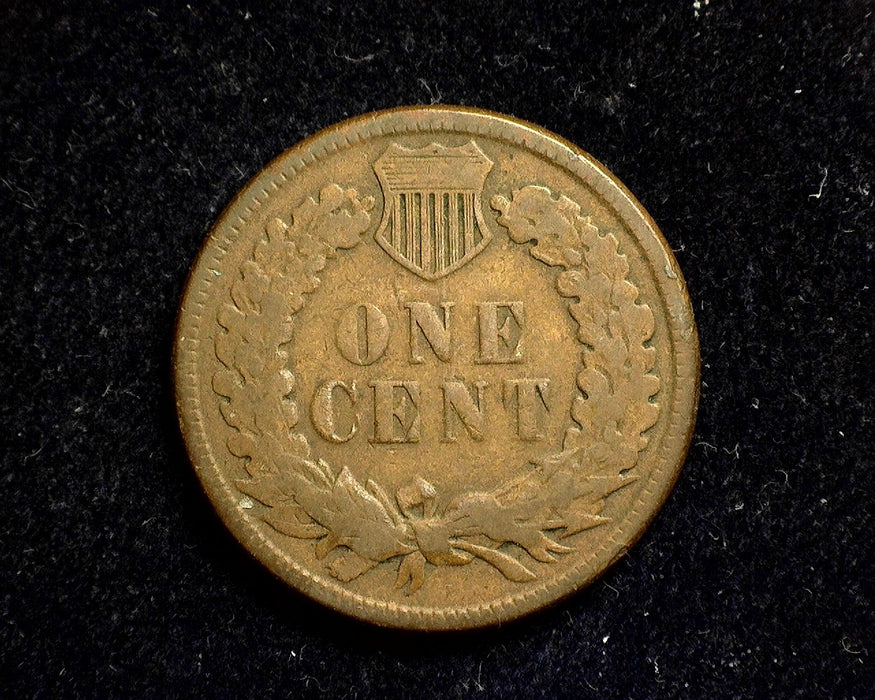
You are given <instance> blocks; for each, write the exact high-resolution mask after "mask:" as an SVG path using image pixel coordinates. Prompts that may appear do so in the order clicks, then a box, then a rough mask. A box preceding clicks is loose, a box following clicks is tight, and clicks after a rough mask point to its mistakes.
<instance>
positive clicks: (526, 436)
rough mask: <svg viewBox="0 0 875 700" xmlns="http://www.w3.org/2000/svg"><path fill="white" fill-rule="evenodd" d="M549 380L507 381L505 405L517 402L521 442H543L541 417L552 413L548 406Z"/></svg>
mask: <svg viewBox="0 0 875 700" xmlns="http://www.w3.org/2000/svg"><path fill="white" fill-rule="evenodd" d="M549 383H550V380H549V379H505V380H504V405H505V407H507V406H508V404H510V403H512V402H514V400H515V402H516V414H517V435H518V436H519V438H520V440H527V441H535V440H543V439H544V438H545V437H546V436H545V435H544V433H543V432H542V431H541V423H542V421H541V419H540V416H542V415H544V414H546V413H548V412H549V411H550V409H549V407H548V406H547V385H548V384H549Z"/></svg>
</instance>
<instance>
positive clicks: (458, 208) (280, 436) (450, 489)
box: [174, 107, 699, 629]
mask: <svg viewBox="0 0 875 700" xmlns="http://www.w3.org/2000/svg"><path fill="white" fill-rule="evenodd" d="M174 354H175V361H174V366H175V382H176V401H177V407H178V413H179V420H180V424H181V428H182V433H183V436H184V439H185V442H186V445H187V448H188V452H189V455H190V458H191V461H192V464H193V465H194V468H195V470H196V472H197V474H198V477H199V478H200V480H201V483H202V484H203V487H204V489H205V491H206V493H207V495H208V496H209V498H210V500H211V501H212V503H213V505H214V506H215V508H216V510H217V512H218V513H219V515H220V516H221V518H222V520H223V521H224V522H225V524H226V525H227V527H228V528H229V529H230V530H231V532H233V534H234V535H235V536H236V537H237V539H239V540H240V542H241V543H242V544H243V545H244V546H245V547H246V548H247V549H248V550H249V551H250V552H251V553H252V554H253V555H254V556H255V557H256V558H257V559H258V560H259V561H261V562H262V563H263V564H264V565H265V566H266V567H267V568H268V569H270V570H271V571H272V572H273V573H274V574H276V575H277V576H278V577H280V578H281V579H283V580H284V581H286V582H287V583H288V584H289V585H291V586H293V587H294V588H296V589H298V590H299V591H301V592H303V593H305V594H306V595H308V596H310V597H312V598H314V599H316V600H318V601H320V602H321V603H324V604H325V605H327V606H330V607H332V608H334V609H336V610H339V611H341V612H344V613H347V614H349V615H352V616H354V617H357V618H359V619H363V620H367V621H370V622H373V623H376V624H379V625H385V626H393V627H402V628H413V629H464V628H471V627H478V626H484V625H494V624H498V623H501V622H503V621H506V620H510V619H513V618H516V617H519V616H521V615H524V614H526V613H529V612H532V611H534V610H536V609H538V608H541V607H543V606H545V605H548V604H551V603H553V602H555V601H557V600H559V599H561V598H563V597H565V596H567V595H569V594H571V593H573V592H574V591H577V590H579V589H580V588H582V587H584V586H586V585H587V584H588V583H590V582H591V581H593V579H595V578H596V577H597V576H599V575H600V574H601V573H602V572H603V571H604V570H605V569H606V568H607V567H608V566H610V564H611V563H613V562H614V561H616V560H617V559H618V558H619V557H620V556H621V555H623V554H624V553H625V552H626V550H627V549H628V548H629V547H630V546H631V544H632V543H633V542H634V541H635V540H636V539H637V538H638V537H639V536H640V535H641V533H642V532H643V530H644V529H645V528H646V526H647V524H648V523H649V522H650V521H651V519H652V518H653V517H654V516H655V514H656V512H657V510H658V509H659V508H660V506H661V505H662V503H663V502H664V501H665V499H666V498H667V496H668V494H669V491H670V490H671V488H672V486H673V484H674V483H675V480H676V479H677V477H678V474H679V471H680V469H681V466H682V463H683V460H684V457H685V455H686V451H687V448H688V445H689V441H690V437H691V433H692V429H693V423H694V416H695V409H696V402H697V397H698V386H699V354H698V340H697V335H696V327H695V323H694V320H693V313H692V308H691V305H690V301H689V297H688V295H687V291H686V288H685V286H684V282H683V277H682V275H681V272H680V269H679V268H678V265H677V262H676V260H675V259H674V256H673V255H672V253H671V250H670V248H669V246H668V245H667V243H666V242H665V240H664V239H663V237H662V235H661V233H660V232H659V229H658V228H657V226H656V224H655V223H654V222H653V220H652V219H651V218H650V216H649V215H648V214H647V213H646V212H645V211H644V209H643V208H642V206H641V205H640V204H639V203H638V202H637V201H636V200H635V198H634V197H633V196H632V195H631V194H630V193H629V192H628V190H626V188H625V187H624V186H623V185H622V184H621V183H620V182H619V181H618V180H617V179H616V177H614V176H613V175H612V174H611V173H610V172H608V170H607V169H606V168H605V167H604V166H602V165H601V164H599V163H598V162H597V161H595V160H594V159H593V158H592V157H591V156H589V155H588V154H586V153H585V152H583V151H582V150H580V149H579V148H577V147H576V146H573V145H572V144H570V143H568V142H567V141H564V140H562V139H561V138H559V137H558V136H555V135H553V134H550V133H549V132H547V131H545V130H543V129H541V128H539V127H536V126H534V125H531V124H527V123H525V122H521V121H518V120H516V119H513V118H510V117H507V116H503V115H499V114H495V113H490V112H485V111H482V110H474V109H467V108H449V107H412V108H402V109H394V110H389V111H384V112H378V113H374V114H368V115H364V116H361V117H358V118H355V119H351V120H349V121H346V122H343V123H341V124H338V125H335V126H333V127H330V128H328V129H326V130H324V131H322V132H320V133H318V134H316V135H315V136H313V137H311V138H309V139H307V140H305V141H303V142H302V143H300V144H298V145H297V146H295V147H293V148H292V149H290V150H288V151H286V152H285V153H283V154H282V155H281V156H279V157H278V158H277V159H276V160H274V161H273V162H272V163H270V164H269V165H268V166H267V167H266V168H265V169H264V170H263V171H262V172H260V173H259V174H258V175H256V176H255V178H254V179H253V180H252V181H251V182H250V183H249V184H248V185H247V186H246V187H245V188H244V189H243V190H242V191H241V192H240V193H239V194H238V195H237V197H236V198H235V199H234V201H233V202H232V203H231V204H230V206H229V207H228V208H227V209H226V210H225V212H224V213H223V214H222V215H221V217H220V218H219V220H218V221H217V222H216V224H215V226H214V227H213V229H212V231H211V232H210V235H209V237H208V238H207V241H206V243H205V244H204V247H203V249H202V251H201V253H200V255H199V257H198V259H197V262H196V263H195V265H194V267H193V269H192V272H191V276H190V279H189V281H188V285H187V287H186V290H185V294H184V297H183V300H182V305H181V309H180V312H179V321H178V329H177V336H176V341H175V350H174Z"/></svg>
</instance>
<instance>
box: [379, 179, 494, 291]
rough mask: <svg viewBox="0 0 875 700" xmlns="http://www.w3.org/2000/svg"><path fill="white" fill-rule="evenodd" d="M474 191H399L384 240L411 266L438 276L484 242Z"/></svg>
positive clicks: (396, 194)
mask: <svg viewBox="0 0 875 700" xmlns="http://www.w3.org/2000/svg"><path fill="white" fill-rule="evenodd" d="M475 197H476V193H475V192H474V191H473V190H463V191H459V190H455V191H446V190H444V191H441V190H404V191H401V192H397V191H396V192H395V193H394V196H393V202H392V204H391V207H392V209H391V214H390V215H389V217H388V221H387V226H386V230H385V231H384V233H383V234H382V237H383V240H384V241H385V242H386V243H388V244H389V246H390V247H391V248H392V249H393V250H394V251H395V252H396V253H397V254H398V255H400V256H401V257H402V258H404V259H405V260H407V261H408V262H409V263H410V264H411V265H413V266H414V267H416V268H418V269H419V270H422V271H423V272H425V273H428V274H437V273H440V272H443V271H444V270H446V269H447V268H450V267H452V266H453V265H455V264H456V263H457V262H459V260H461V259H462V258H464V257H465V256H466V255H467V254H468V253H469V252H470V251H471V250H473V249H474V248H475V247H476V246H477V245H479V243H480V241H481V240H483V232H482V231H481V230H480V226H479V224H478V221H477V216H476V215H475Z"/></svg>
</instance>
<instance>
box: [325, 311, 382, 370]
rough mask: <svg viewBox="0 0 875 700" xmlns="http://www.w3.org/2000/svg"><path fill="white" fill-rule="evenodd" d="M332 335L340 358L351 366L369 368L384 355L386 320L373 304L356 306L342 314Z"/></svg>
mask: <svg viewBox="0 0 875 700" xmlns="http://www.w3.org/2000/svg"><path fill="white" fill-rule="evenodd" d="M335 335H336V341H337V348H338V350H340V354H341V355H343V356H344V357H345V358H346V359H347V360H349V361H350V362H352V363H353V364H356V365H370V364H373V363H374V362H376V361H377V360H379V359H380V358H381V357H382V356H383V353H384V352H386V346H387V345H388V344H389V321H388V320H386V315H385V314H384V313H383V312H382V311H380V309H378V308H377V307H376V306H374V305H373V304H359V305H358V306H352V307H350V308H349V309H347V310H346V311H345V312H344V313H343V315H342V316H341V317H340V320H339V321H338V323H337V329H336V334H335Z"/></svg>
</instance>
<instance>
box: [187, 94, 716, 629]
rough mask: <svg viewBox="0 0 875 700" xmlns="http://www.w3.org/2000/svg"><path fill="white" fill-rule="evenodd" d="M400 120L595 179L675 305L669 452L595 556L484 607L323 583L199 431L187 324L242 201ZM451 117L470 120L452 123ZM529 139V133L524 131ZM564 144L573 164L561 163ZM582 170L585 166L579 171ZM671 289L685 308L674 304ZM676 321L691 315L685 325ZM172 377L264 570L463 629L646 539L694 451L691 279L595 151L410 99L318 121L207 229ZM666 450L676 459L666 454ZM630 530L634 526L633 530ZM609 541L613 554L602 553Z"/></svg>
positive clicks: (409, 127) (397, 620)
mask: <svg viewBox="0 0 875 700" xmlns="http://www.w3.org/2000/svg"><path fill="white" fill-rule="evenodd" d="M399 117H400V119H401V120H402V123H400V124H398V125H397V129H398V130H399V131H401V132H408V133H422V132H424V133H428V132H429V131H438V130H439V129H442V128H443V129H446V130H449V131H452V130H456V131H459V132H461V133H471V134H474V133H477V131H476V129H475V128H474V125H477V124H484V123H485V124H486V125H488V127H492V128H493V129H496V128H497V129H498V130H502V131H500V132H499V133H495V131H486V130H483V131H482V132H481V133H482V134H483V135H484V136H487V137H489V138H493V139H497V140H501V141H508V142H511V143H514V144H515V145H516V146H518V147H523V148H527V149H529V150H530V151H533V152H535V153H537V154H540V155H541V156H544V157H545V158H547V159H548V160H549V161H550V162H551V163H553V164H554V165H555V166H557V167H560V168H563V169H565V170H566V171H567V172H569V173H570V174H571V175H572V176H574V177H575V178H577V179H579V180H580V181H581V182H583V183H584V184H585V185H586V186H588V187H590V188H591V189H592V190H593V191H594V192H595V193H596V194H597V195H598V196H599V197H600V198H601V199H602V200H603V201H604V203H605V204H606V205H607V206H608V207H609V208H611V209H613V210H614V212H615V214H616V215H617V217H618V219H619V220H620V221H622V222H623V223H624V224H625V226H626V228H627V229H628V231H629V233H630V235H631V236H632V237H633V238H634V239H635V240H636V241H637V243H638V246H639V248H640V249H641V251H642V252H643V253H644V258H645V260H646V263H647V265H648V266H649V267H650V269H651V274H652V276H653V279H654V283H655V286H656V289H657V293H658V295H659V296H660V298H661V301H662V303H663V304H665V305H666V308H667V309H668V313H667V314H666V319H667V324H668V328H669V331H670V336H671V341H672V344H673V347H674V350H675V353H674V355H673V359H674V362H673V365H674V368H675V371H676V382H675V392H674V394H673V399H674V400H673V406H672V408H671V411H672V413H671V415H670V416H669V421H670V424H669V426H668V428H667V430H666V434H665V437H664V439H663V441H662V443H661V444H660V446H659V449H660V450H661V451H662V453H663V456H662V457H660V458H659V459H657V460H656V466H655V467H654V468H653V470H652V471H651V472H650V474H649V477H648V480H647V482H645V487H644V488H643V489H642V490H641V493H640V494H639V495H638V497H637V500H636V501H635V504H634V505H633V507H632V508H631V509H630V510H629V511H627V512H626V513H625V515H624V517H623V519H622V520H621V521H620V522H619V523H618V524H617V525H616V526H615V527H614V530H613V534H612V536H611V537H610V538H608V540H607V541H606V543H605V544H604V545H603V546H602V547H601V548H600V549H599V550H597V551H595V552H593V554H594V555H596V556H595V558H594V559H590V560H588V561H587V562H584V563H582V564H581V565H578V566H576V567H573V568H571V569H570V570H569V571H567V572H565V573H563V574H561V575H559V576H554V577H552V578H551V579H549V580H548V581H547V582H542V583H541V585H540V586H538V587H536V588H531V589H528V590H527V591H524V592H523V593H521V594H516V595H514V594H512V595H511V596H509V597H505V598H501V599H499V600H497V601H493V602H492V603H489V604H478V605H473V606H460V607H458V608H436V607H433V608H428V607H424V606H406V605H404V604H400V603H393V602H389V601H381V600H379V599H375V598H369V597H367V596H364V595H360V594H357V593H352V592H350V591H348V590H346V589H343V588H342V586H341V584H340V583H337V584H335V585H331V584H332V583H333V582H328V585H326V583H324V582H323V581H321V580H318V579H317V578H316V576H314V575H313V574H312V573H311V572H310V571H308V570H306V569H305V567H304V566H302V565H300V564H297V563H295V562H293V561H290V560H289V559H288V558H287V557H285V556H284V555H283V554H282V552H281V551H279V550H278V548H277V547H276V546H275V545H273V544H272V543H271V542H270V541H269V540H268V539H267V538H266V536H264V535H263V534H262V533H260V532H259V531H258V529H257V527H256V525H255V523H254V522H253V521H252V520H251V518H250V517H249V516H247V514H246V513H244V512H243V511H242V510H241V509H240V507H239V505H238V500H237V499H235V498H233V497H232V498H229V497H228V494H229V492H230V491H231V490H232V489H233V485H229V484H228V480H227V478H226V477H224V476H223V474H222V473H221V470H220V469H219V468H218V464H217V462H216V460H215V458H214V457H213V455H212V453H211V451H210V449H209V444H208V441H207V439H206V435H205V434H204V431H203V429H202V428H201V429H200V432H197V428H198V424H199V423H200V422H201V421H200V407H199V403H200V402H199V397H198V392H199V391H200V387H199V386H198V385H197V372H196V367H197V343H198V342H199V337H198V336H195V335H194V334H193V333H189V331H194V330H197V329H198V327H199V325H200V323H201V318H202V316H201V314H199V313H198V312H197V309H199V307H200V306H201V304H200V303H199V301H198V299H197V297H198V295H199V294H206V292H207V288H208V286H209V284H210V283H211V282H212V281H213V279H210V277H209V276H208V275H209V269H208V268H209V267H210V266H209V265H207V264H206V262H207V261H208V260H209V258H210V257H211V256H212V255H215V253H216V252H217V250H218V252H220V254H221V255H224V252H225V251H226V250H227V249H230V246H231V245H232V244H233V240H234V238H235V235H236V233H235V230H234V226H233V224H232V222H233V221H234V220H235V219H236V218H241V219H243V220H244V221H245V216H243V214H242V213H243V212H245V211H246V210H247V209H250V210H251V207H248V206H247V204H248V202H249V201H250V200H254V201H255V202H256V203H260V202H259V198H258V193H259V192H261V191H265V192H267V188H268V187H270V186H271V185H272V184H273V183H275V182H276V179H275V178H276V177H277V176H282V179H290V177H289V176H286V175H285V173H284V172H283V171H284V170H285V169H291V170H292V171H293V173H294V172H297V171H298V170H300V169H302V168H304V167H306V165H307V163H308V162H315V161H316V160H318V158H319V157H321V156H323V155H325V154H327V153H329V152H332V151H333V150H337V149H338V148H342V147H343V146H339V145H338V143H339V142H340V141H341V140H345V141H346V143H347V144H350V143H351V140H350V137H351V136H353V137H356V140H364V139H365V138H371V137H376V136H378V135H382V134H385V133H386V132H380V133H368V134H361V133H360V132H361V131H368V126H369V125H370V127H371V128H373V127H376V126H378V125H379V124H380V123H382V122H386V123H387V124H389V123H391V122H393V121H397V120H399ZM417 117H418V118H419V119H417ZM454 119H456V120H462V121H464V122H467V123H465V124H464V125H463V124H453V120H454ZM430 120H431V121H430ZM442 120H443V121H442ZM425 122H429V123H428V127H429V128H428V129H424V128H419V129H417V128H414V127H417V126H418V127H423V126H425V124H424V123H425ZM508 129H510V131H511V133H512V134H514V135H517V136H518V137H519V140H514V139H512V138H510V135H509V134H508V133H506V130H508ZM526 136H528V137H529V139H528V140H527V139H526ZM532 138H534V139H536V140H538V141H541V142H543V143H545V144H546V145H545V146H544V148H543V150H541V149H537V148H535V147H534V143H532ZM332 146H333V148H332ZM547 151H552V153H550V152H547ZM563 153H564V156H565V157H566V159H567V163H562V162H560V158H561V156H562V155H563ZM296 161H297V162H296ZM579 169H583V170H584V171H583V172H579V171H578V170H579ZM263 201H266V199H265V200H263ZM223 243H224V244H225V245H224V247H223ZM654 246H655V247H654ZM659 254H661V255H662V258H663V259H662V260H657V259H658V258H659ZM657 262H663V263H664V266H663V267H662V268H658V267H657ZM205 273H206V274H205ZM669 297H671V298H673V300H674V302H675V303H677V304H680V306H676V307H673V306H672V305H670V304H669ZM681 319H682V320H683V322H684V325H683V327H682V325H681ZM684 335H686V337H684ZM200 342H203V341H200ZM682 370H685V371H682ZM173 377H174V394H175V397H176V405H177V413H178V416H179V422H180V428H181V432H182V436H183V440H184V442H185V444H186V449H187V451H188V455H189V459H190V461H191V463H192V465H193V467H194V469H195V472H196V473H197V475H198V478H199V480H200V482H201V485H202V487H203V488H204V491H205V492H206V494H207V496H208V498H209V500H210V502H211V503H212V505H213V507H214V508H215V510H216V512H217V513H218V515H219V517H220V519H221V520H222V521H223V522H224V523H225V525H226V527H228V529H229V530H230V531H231V532H232V533H233V534H234V536H235V537H236V538H237V540H238V541H239V542H240V543H241V544H242V545H243V546H244V547H246V549H247V550H248V551H249V552H250V553H251V554H252V555H253V556H254V557H255V558H256V559H257V560H258V561H260V562H261V563H262V564H263V565H264V566H266V567H267V568H268V570H270V571H271V572H272V573H273V574H274V575H276V576H278V577H279V578H280V579H282V580H284V581H286V582H287V583H288V584H290V585H292V586H293V587H294V588H296V589H297V590H299V591H301V592H303V593H304V594H306V595H307V596H309V597H311V598H313V599H315V600H317V601H319V602H320V603H322V604H324V605H327V606H328V607H331V608H333V609H335V610H337V611H339V612H343V613H345V614H348V615H351V616H353V617H356V618H358V619H361V620H366V621H369V622H373V623H375V624H378V625H382V626H389V627H400V628H406V629H442V630H449V629H468V628H473V627H483V626H489V625H495V624H500V623H502V622H506V621H508V620H511V619H515V618H518V617H520V616H522V615H525V614H527V613H530V612H533V611H535V610H537V609H541V608H543V607H546V606H549V605H554V604H556V603H558V602H560V601H562V600H564V599H565V598H567V597H568V596H570V595H572V594H574V593H575V592H576V591H578V590H580V589H582V588H584V587H585V586H587V585H589V584H590V583H592V582H593V581H594V580H595V579H597V578H598V577H600V576H601V575H603V574H604V572H605V571H607V570H608V569H609V568H610V567H611V566H612V565H613V564H614V563H615V562H616V561H617V560H618V559H619V558H621V557H622V556H623V555H624V554H625V553H626V552H627V551H628V550H629V548H630V547H632V546H633V545H634V543H635V542H636V541H637V540H638V539H639V538H640V537H641V535H642V534H643V533H644V531H645V530H646V529H647V527H648V526H649V525H650V523H651V522H652V521H653V519H654V518H655V517H656V514H657V513H658V512H659V510H660V509H661V508H662V506H663V505H664V503H665V501H666V499H667V498H668V495H669V494H670V493H671V490H672V489H673V488H674V485H675V483H676V481H677V478H678V476H679V474H680V471H681V468H682V467H683V463H684V461H685V458H686V454H687V451H688V449H689V445H690V441H691V438H692V433H693V429H694V426H695V418H696V410H697V406H698V398H699V382H700V364H699V341H698V333H697V330H696V326H695V320H694V317H693V310H692V305H691V303H690V299H689V295H688V293H687V289H686V284H685V282H684V278H683V275H682V273H681V270H680V268H679V266H678V264H677V261H676V260H675V258H674V255H673V254H672V252H671V249H670V247H669V245H668V243H667V242H666V240H665V238H664V236H663V235H662V233H661V231H660V230H659V228H658V226H657V225H656V223H655V222H654V221H653V219H652V217H651V216H650V215H649V214H648V213H647V211H646V210H645V209H644V207H643V206H641V204H640V203H639V202H638V200H637V199H636V198H635V197H634V195H632V193H631V192H629V190H628V189H627V188H626V187H625V185H623V183H622V182H620V181H619V179H618V178H617V177H616V176H615V175H614V174H613V173H611V172H610V171H609V170H608V169H607V168H606V167H605V166H604V165H602V164H601V163H600V162H599V161H598V160H596V159H595V158H593V157H592V156H591V155H589V154H588V153H587V152H585V151H584V150H582V149H581V148H579V147H578V146H576V145H575V144H573V143H571V142H569V141H568V140H566V139H564V138H562V137H561V136H558V135H556V134H553V133H551V132H550V131H548V130H546V129H544V128H542V127H540V126H537V125H535V124H532V123H530V122H526V121H523V120H520V119H517V118H515V117H510V116H507V115H503V114H499V113H496V112H491V111H487V110H483V109H475V108H471V107H455V106H446V105H441V106H433V105H428V106H410V107H398V108H394V109H388V110H381V111H378V112H371V113H368V114H364V115H361V116H358V117H354V118H352V119H348V120H345V121H342V122H339V123H337V124H334V125H332V126H329V127H327V128H325V129H322V130H320V131H319V132H317V133H315V134H313V135H312V136H310V137H308V138H306V139H304V140H303V141H301V142H299V143H298V144H296V145H295V146H293V147H292V148H290V149H288V150H287V151H285V152H283V153H282V154H280V155H279V156H277V157H276V158H275V159H273V160H272V161H271V162H270V163H269V164H268V165H267V166H266V167H265V168H263V169H262V170H261V171H259V172H258V173H257V174H256V175H255V176H254V177H253V178H252V179H251V180H250V181H249V182H248V183H247V184H246V185H245V186H244V187H243V188H242V189H241V190H240V191H239V192H238V193H237V194H236V195H235V196H234V198H233V199H232V200H231V202H230V203H229V204H228V206H227V207H226V208H225V210H224V211H223V212H222V214H221V215H220V216H219V217H218V218H217V220H216V222H215V223H214V224H213V226H212V227H211V230H210V233H209V235H208V236H207V239H206V241H205V242H204V243H203V245H202V246H201V249H200V251H199V253H198V256H197V258H196V259H195V262H194V264H193V265H192V267H191V271H190V273H189V277H188V280H187V282H186V285H185V290H184V292H183V295H182V302H181V305H180V308H179V313H178V316H177V323H176V333H175V337H174V346H173ZM666 455H668V456H669V457H672V458H671V459H667V458H666ZM657 477H658V478H657ZM648 486H650V487H654V488H653V490H652V491H651V490H649V489H648V488H647V487H648ZM645 506H646V507H645ZM644 511H646V512H644ZM628 530H631V533H627V531H628ZM621 534H622V535H623V536H622V537H620V535H621ZM609 550H610V551H611V554H610V555H608V556H607V557H605V556H603V555H604V554H605V553H606V552H608V551H609ZM605 559H606V561H605ZM593 564H597V565H598V567H597V568H596V569H595V570H590V571H583V570H584V569H592V568H593Z"/></svg>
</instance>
